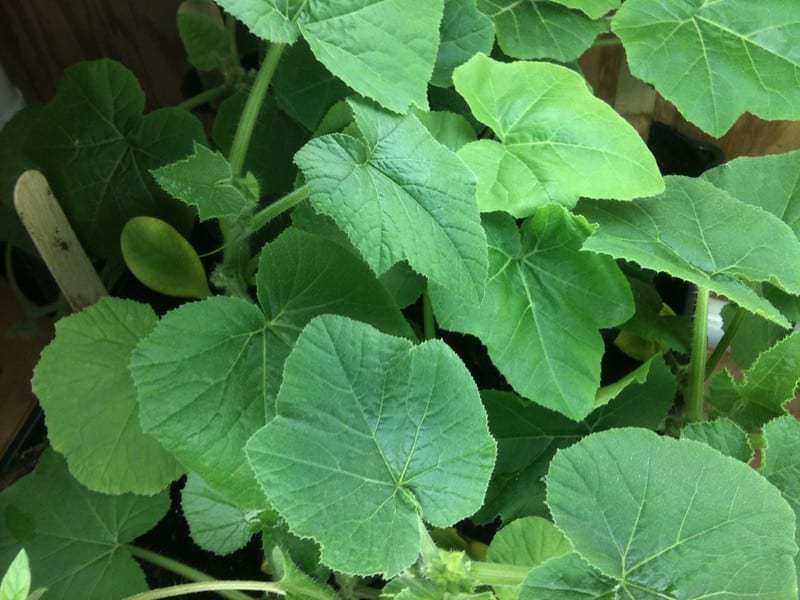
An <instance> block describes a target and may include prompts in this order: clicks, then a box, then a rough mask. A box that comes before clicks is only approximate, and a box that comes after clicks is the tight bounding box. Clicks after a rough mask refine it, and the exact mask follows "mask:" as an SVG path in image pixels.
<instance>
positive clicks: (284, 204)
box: [248, 185, 309, 232]
mask: <svg viewBox="0 0 800 600" xmlns="http://www.w3.org/2000/svg"><path fill="white" fill-rule="evenodd" d="M308 195H309V190H308V186H307V185H303V186H300V187H299V188H297V189H296V190H293V191H291V192H289V193H288V194H286V195H285V196H283V197H282V198H279V199H278V200H276V201H275V202H273V203H272V204H270V205H269V206H267V207H266V208H264V209H262V210H260V211H259V212H257V213H256V214H254V215H253V218H252V219H251V220H250V224H249V226H248V229H249V230H250V231H251V232H256V231H258V230H259V229H261V228H262V227H264V225H266V224H267V223H269V222H270V221H272V220H273V219H274V218H276V217H278V216H280V215H282V214H283V213H285V212H286V211H287V210H291V209H292V208H294V207H295V206H297V205H298V204H300V203H301V202H302V201H303V200H305V199H306V198H308Z"/></svg>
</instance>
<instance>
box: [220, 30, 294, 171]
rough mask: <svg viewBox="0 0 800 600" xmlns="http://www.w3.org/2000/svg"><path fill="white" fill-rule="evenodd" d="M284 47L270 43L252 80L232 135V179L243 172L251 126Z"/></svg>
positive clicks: (253, 124)
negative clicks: (234, 132)
mask: <svg viewBox="0 0 800 600" xmlns="http://www.w3.org/2000/svg"><path fill="white" fill-rule="evenodd" d="M285 48H286V45H285V44H272V45H270V47H269V50H267V55H266V56H265V57H264V62H262V63H261V68H260V69H259V70H258V75H256V80H255V81H254V82H253V87H252V89H251V90H250V94H249V95H248V96H247V102H246V103H245V105H244V110H243V111H242V116H241V118H240V119H239V125H238V126H237V127H236V134H235V135H234V137H233V144H232V145H231V153H230V163H231V171H232V173H233V180H234V181H236V180H237V179H239V178H241V177H242V175H243V174H244V159H245V157H246V156H247V148H248V146H249V145H250V138H251V137H252V135H253V128H254V126H255V123H256V120H257V119H258V113H259V112H260V111H261V105H262V104H263V103H264V98H265V97H266V95H267V89H269V84H270V82H271V81H272V76H273V75H274V74H275V70H276V69H277V68H278V63H279V62H280V60H281V55H283V51H284V49H285Z"/></svg>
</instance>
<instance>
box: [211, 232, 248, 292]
mask: <svg viewBox="0 0 800 600" xmlns="http://www.w3.org/2000/svg"><path fill="white" fill-rule="evenodd" d="M219 228H220V231H222V241H223V245H224V247H225V250H224V254H223V256H222V265H220V272H221V274H222V277H221V281H214V283H216V284H218V285H219V287H221V288H222V289H223V290H224V291H225V293H226V294H228V295H229V296H237V297H239V298H244V299H245V300H249V301H252V298H250V293H249V291H248V287H249V286H248V273H247V268H248V265H249V264H250V245H249V243H248V234H247V231H246V229H245V228H244V226H243V224H242V223H240V222H239V220H237V219H234V218H230V217H229V218H222V219H220V220H219Z"/></svg>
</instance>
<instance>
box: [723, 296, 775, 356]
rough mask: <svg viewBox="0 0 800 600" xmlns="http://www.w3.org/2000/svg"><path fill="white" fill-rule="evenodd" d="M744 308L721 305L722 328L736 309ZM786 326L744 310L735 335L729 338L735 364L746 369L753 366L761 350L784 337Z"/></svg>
mask: <svg viewBox="0 0 800 600" xmlns="http://www.w3.org/2000/svg"><path fill="white" fill-rule="evenodd" d="M740 310H744V309H741V308H739V307H738V306H736V305H735V304H727V305H725V306H723V307H722V323H723V326H722V328H723V330H725V329H727V328H728V327H729V326H730V324H731V322H732V320H733V318H734V315H735V313H736V312H737V311H740ZM787 333H788V330H787V328H786V327H783V326H780V325H776V324H775V323H773V322H772V321H768V320H766V319H764V318H762V317H759V316H758V315H754V314H753V313H749V312H747V311H745V314H744V317H743V319H742V322H741V324H740V325H739V329H738V330H737V331H736V335H735V336H734V337H733V340H731V345H730V355H731V358H732V359H733V362H734V363H736V366H738V367H741V368H742V369H748V368H750V367H752V366H753V364H754V363H755V362H756V360H757V359H758V357H759V356H760V355H761V353H762V352H764V351H765V350H767V349H769V348H770V347H772V346H773V345H775V344H776V343H778V342H779V341H780V340H781V339H783V338H784V337H786V334H787Z"/></svg>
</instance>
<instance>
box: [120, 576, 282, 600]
mask: <svg viewBox="0 0 800 600" xmlns="http://www.w3.org/2000/svg"><path fill="white" fill-rule="evenodd" d="M229 590H247V591H250V592H265V593H267V594H278V595H280V596H285V595H286V592H285V591H283V590H282V589H281V587H280V586H279V585H278V584H277V583H273V582H271V581H242V580H231V581H202V582H199V583H185V584H182V585H171V586H169V587H163V588H158V589H155V590H150V591H147V592H142V593H141V594H134V595H133V596H128V597H127V598H125V599H124V600H159V599H160V598H179V597H183V596H184V595H187V594H199V593H201V592H219V593H220V596H223V597H225V598H234V597H235V598H241V599H245V598H246V599H247V600H253V599H252V597H251V596H247V595H245V594H240V593H239V592H236V596H233V595H231V594H232V593H233V592H232V591H229Z"/></svg>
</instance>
